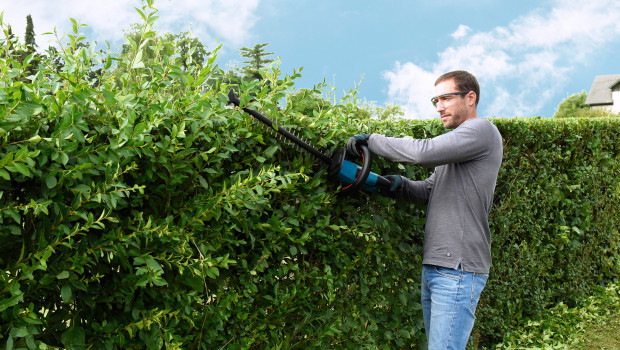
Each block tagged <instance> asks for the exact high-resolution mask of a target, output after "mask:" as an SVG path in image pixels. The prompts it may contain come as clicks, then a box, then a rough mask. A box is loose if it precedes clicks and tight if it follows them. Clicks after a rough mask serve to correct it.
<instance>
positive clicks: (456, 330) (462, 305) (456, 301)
mask: <svg viewBox="0 0 620 350" xmlns="http://www.w3.org/2000/svg"><path fill="white" fill-rule="evenodd" d="M488 277H489V275H488V274H486V273H473V272H464V271H463V270H462V268H461V266H460V265H459V269H458V270H453V269H448V268H445V267H439V266H433V265H423V267H422V313H423V315H424V327H425V329H426V337H427V339H428V349H429V350H445V349H458V350H464V349H465V346H466V345H467V340H468V339H469V334H470V333H471V330H472V328H473V327H474V320H475V319H476V317H475V316H474V313H475V312H476V306H478V300H480V293H482V290H483V289H484V286H485V285H486V283H487V278H488Z"/></svg>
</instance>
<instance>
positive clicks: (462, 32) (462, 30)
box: [452, 24, 471, 39]
mask: <svg viewBox="0 0 620 350" xmlns="http://www.w3.org/2000/svg"><path fill="white" fill-rule="evenodd" d="M470 31H471V28H469V27H468V26H466V25H464V24H461V25H460V26H459V27H458V28H457V29H456V31H455V32H454V33H452V38H454V39H461V38H463V37H465V36H466V35H467V34H468V33H469V32H470Z"/></svg>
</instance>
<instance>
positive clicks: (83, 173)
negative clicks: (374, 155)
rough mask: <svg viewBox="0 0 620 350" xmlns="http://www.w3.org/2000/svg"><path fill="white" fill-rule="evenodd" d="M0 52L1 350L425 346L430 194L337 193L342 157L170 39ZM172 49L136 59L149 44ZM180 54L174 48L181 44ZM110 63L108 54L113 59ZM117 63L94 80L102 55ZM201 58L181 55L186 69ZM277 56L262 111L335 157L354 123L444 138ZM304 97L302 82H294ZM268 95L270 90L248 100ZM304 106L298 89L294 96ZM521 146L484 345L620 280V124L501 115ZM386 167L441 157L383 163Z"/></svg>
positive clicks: (502, 213)
mask: <svg viewBox="0 0 620 350" xmlns="http://www.w3.org/2000/svg"><path fill="white" fill-rule="evenodd" d="M145 22H146V23H147V24H146V25H145V26H144V28H143V34H144V36H143V38H145V40H143V41H142V42H138V43H134V45H133V46H134V50H133V51H132V52H130V53H128V55H127V56H125V57H117V56H114V55H111V54H109V53H98V52H96V51H95V50H94V48H88V47H82V48H79V45H77V43H79V42H80V40H83V39H80V36H79V34H78V33H77V29H78V28H77V25H76V28H75V30H76V32H75V33H74V35H73V37H70V38H71V39H72V40H71V43H70V44H67V46H66V47H64V48H63V49H62V50H60V51H59V52H58V53H57V56H56V57H52V59H54V58H56V59H61V60H63V61H64V62H65V65H64V66H62V67H60V68H59V69H57V66H54V65H53V63H52V60H45V59H42V60H41V61H36V62H38V65H39V66H38V73H37V74H36V75H34V76H29V77H26V76H24V73H25V72H26V71H27V68H28V67H27V66H28V62H33V61H30V60H31V59H32V57H30V58H27V59H26V62H25V64H22V63H21V62H18V61H16V60H15V59H13V58H12V57H11V54H10V53H11V52H10V51H9V49H10V45H9V44H8V43H6V42H4V43H3V46H2V52H1V63H0V74H1V75H0V138H1V141H0V142H1V145H0V178H1V179H0V266H1V269H0V320H1V322H0V339H1V341H2V342H6V343H7V348H18V347H27V348H31V349H34V348H44V347H45V345H47V346H48V347H65V348H86V347H89V348H96V349H98V348H102V349H121V348H123V349H124V348H157V349H159V348H162V347H165V348H204V349H213V348H227V349H247V348H254V349H259V348H260V349H262V348H281V349H286V348H351V349H359V348H385V349H388V348H408V347H410V346H411V345H412V344H416V343H420V342H423V339H424V334H423V331H422V329H423V321H422V313H421V307H420V303H419V298H420V295H419V274H420V268H421V246H422V236H423V225H424V208H421V207H416V206H414V205H410V204H407V203H397V202H394V201H392V200H389V199H386V198H382V197H379V196H371V195H364V194H356V195H353V196H350V197H342V196H339V195H337V194H336V193H337V186H336V184H335V183H334V182H333V181H331V180H329V179H327V175H326V169H325V167H324V166H321V165H320V164H317V162H316V161H315V160H314V159H313V158H312V157H311V156H309V155H307V154H302V153H299V152H292V151H291V150H290V149H288V148H286V147H283V146H282V144H281V143H280V142H278V141H277V140H275V139H274V138H273V137H271V136H270V135H269V134H268V133H267V132H266V131H265V130H264V128H262V127H261V126H260V125H258V124H257V123H256V122H254V121H253V120H252V119H251V118H250V117H249V116H247V115H244V114H243V113H241V112H240V111H239V110H235V109H231V108H229V107H228V106H227V98H226V95H225V93H226V92H227V89H228V86H224V85H221V86H220V85H219V84H216V85H215V87H211V88H207V89H205V82H207V81H208V80H209V79H210V78H211V77H212V76H214V72H215V71H216V67H215V65H214V60H215V55H213V56H212V57H211V59H210V60H209V61H208V62H207V64H206V65H205V67H200V68H197V67H196V66H192V65H184V64H183V60H184V57H180V56H179V55H178V52H179V51H178V50H177V48H175V47H171V46H170V45H169V44H166V43H165V42H162V41H156V40H154V37H155V33H154V32H152V31H151V27H150V25H152V22H153V20H152V14H145ZM145 45H151V46H152V48H154V51H155V52H156V53H157V52H159V53H160V54H158V55H156V57H155V58H154V59H152V60H150V61H148V62H143V61H142V55H141V54H140V51H141V48H143V47H144V46H145ZM171 50H172V51H171ZM113 63H114V64H113ZM93 65H98V66H99V67H101V68H102V69H103V70H102V74H101V76H99V77H98V79H97V80H96V81H90V80H88V76H89V74H90V72H91V67H92V66H93ZM184 67H186V69H184ZM297 76H298V74H297V73H294V74H293V75H292V76H284V77H282V76H281V74H280V72H279V71H278V68H277V67H276V68H273V69H272V70H271V71H269V72H264V80H263V82H262V83H259V82H250V83H244V84H243V86H241V87H240V91H243V94H242V100H243V104H250V105H252V106H253V108H256V109H260V110H261V111H263V112H264V113H265V114H267V115H270V116H272V117H273V118H275V119H277V120H278V122H279V123H280V124H282V125H284V126H285V127H287V128H289V129H291V130H297V132H299V133H300V134H301V135H302V136H303V137H304V138H306V139H309V140H312V141H313V143H315V144H316V145H317V147H321V148H323V149H325V150H326V152H332V151H334V150H335V149H336V148H337V147H340V146H342V145H343V143H344V141H345V140H346V139H347V138H348V136H350V135H352V134H355V133H359V132H381V133H384V134H389V135H393V136H405V135H413V136H415V137H432V136H435V135H438V134H439V133H441V132H443V129H442V127H441V125H440V124H439V123H438V122H437V121H428V122H422V121H408V120H389V121H381V122H380V121H374V120H367V119H360V118H358V117H357V116H358V115H359V114H360V113H359V111H360V109H359V107H358V106H357V105H356V103H355V102H356V101H355V98H354V95H349V96H348V97H347V98H345V99H344V100H343V101H341V103H340V104H339V105H338V106H336V107H333V108H324V109H321V110H317V111H316V112H315V113H314V115H313V116H304V115H302V114H300V113H299V112H297V110H296V109H295V106H293V105H290V104H286V103H285V102H284V100H283V99H284V98H286V97H287V95H288V94H287V91H291V89H293V87H294V78H296V77H297ZM296 98H297V99H298V98H299V96H297V97H296ZM251 99H254V100H255V101H254V102H250V100H251ZM288 100H290V99H288ZM493 122H494V123H495V124H496V125H497V126H498V127H499V129H500V131H501V133H502V135H503V136H504V139H505V156H504V158H505V161H504V165H503V167H502V169H501V173H500V177H499V179H498V187H497V191H496V193H497V194H496V200H495V204H494V207H493V214H492V217H491V223H492V226H493V227H492V230H493V232H494V240H493V257H494V267H493V272H492V278H491V279H490V280H489V285H488V288H487V290H486V291H485V293H484V294H483V299H482V301H481V304H480V311H479V313H478V315H479V321H478V323H477V328H476V331H475V337H474V338H475V341H479V342H480V344H492V343H493V342H497V341H499V340H501V336H502V334H503V333H504V332H505V330H506V329H510V328H512V327H514V326H515V325H518V324H519V323H520V322H521V321H522V319H523V318H524V317H525V316H531V315H535V314H537V313H539V312H540V311H541V310H542V309H544V308H545V307H547V306H549V305H553V304H555V303H556V302H558V301H560V300H563V301H565V303H570V301H571V300H573V299H574V298H577V297H579V296H582V295H583V294H584V293H586V292H587V290H588V288H589V287H590V286H592V285H595V284H599V283H604V282H605V281H608V280H611V279H614V278H617V274H618V270H619V269H618V264H619V261H620V259H619V251H618V246H617V242H618V229H617V227H618V213H619V212H620V211H619V210H618V205H617V203H618V192H619V191H618V186H619V185H618V179H617V178H618V176H617V174H618V153H617V152H618V151H617V149H616V147H617V135H618V131H619V126H620V123H619V122H618V120H617V119H597V120H590V119H583V120H561V121H557V120H547V119H494V120H493ZM374 170H375V171H376V172H379V173H383V174H387V173H396V172H397V173H402V174H405V175H407V176H409V177H411V178H423V177H425V176H428V170H427V169H422V168H419V167H413V166H407V167H403V166H399V165H397V164H392V163H389V162H387V161H385V160H384V159H376V162H375V165H374Z"/></svg>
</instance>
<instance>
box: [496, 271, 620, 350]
mask: <svg viewBox="0 0 620 350" xmlns="http://www.w3.org/2000/svg"><path fill="white" fill-rule="evenodd" d="M496 349H596V350H611V349H620V284H619V283H617V282H616V283H610V284H609V285H608V286H607V288H600V289H597V290H596V291H595V293H594V295H592V296H590V297H589V298H587V299H586V300H585V301H584V302H583V303H582V304H581V305H580V306H579V307H576V308H569V307H567V306H566V305H564V304H562V303H560V304H559V305H556V306H555V307H553V308H551V309H549V310H547V311H546V312H545V314H544V315H543V316H542V317H541V318H540V319H537V320H529V321H527V323H526V324H525V325H524V326H523V327H521V328H520V329H517V330H515V331H513V332H510V333H509V334H507V335H506V337H504V341H503V342H502V344H499V345H498V346H497V347H496Z"/></svg>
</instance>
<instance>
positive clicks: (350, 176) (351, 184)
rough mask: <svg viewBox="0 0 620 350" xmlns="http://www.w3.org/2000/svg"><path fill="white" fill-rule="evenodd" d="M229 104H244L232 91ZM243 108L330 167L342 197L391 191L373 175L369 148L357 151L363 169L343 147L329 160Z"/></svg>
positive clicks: (362, 146) (380, 178)
mask: <svg viewBox="0 0 620 350" xmlns="http://www.w3.org/2000/svg"><path fill="white" fill-rule="evenodd" d="M228 103H229V104H234V105H235V106H237V107H241V106H240V105H239V104H240V103H241V101H240V100H239V98H238V97H237V96H236V95H235V93H234V91H233V90H232V89H231V90H230V91H229V92H228ZM241 108H242V109H243V111H245V112H246V113H248V114H249V115H251V116H252V117H254V118H256V119H258V120H259V121H260V122H262V123H263V124H265V125H267V126H268V127H269V129H270V130H273V131H275V132H277V133H278V134H280V135H282V136H284V138H285V139H286V140H288V141H289V143H292V144H293V145H296V146H299V147H301V148H302V149H304V150H306V151H308V152H309V153H310V154H312V155H313V156H314V157H316V158H317V159H319V160H320V161H322V162H323V163H325V164H327V165H328V174H329V176H330V178H335V179H337V180H338V181H340V183H341V184H342V188H341V190H340V193H351V192H354V191H357V190H360V189H363V190H365V191H367V192H377V191H378V188H377V185H379V186H382V187H388V188H389V187H390V184H391V182H390V181H389V180H388V179H386V178H384V177H383V176H380V175H377V174H375V173H373V172H371V171H370V165H371V159H372V155H371V153H370V150H369V149H368V147H367V146H365V145H359V146H358V151H359V152H360V155H361V157H362V165H361V166H359V165H357V164H355V163H353V162H351V161H349V160H346V159H345V157H346V153H347V152H346V150H345V148H344V147H340V148H339V149H338V150H337V151H336V153H334V154H333V155H332V156H331V157H328V156H327V155H325V154H324V153H323V152H321V151H319V150H317V149H316V148H314V147H313V146H311V145H310V144H308V143H307V142H305V141H303V140H302V139H300V138H299V137H297V136H295V135H294V134H293V133H291V132H289V131H288V130H286V129H284V128H282V127H281V126H279V125H277V124H276V123H274V122H273V121H272V120H270V119H269V118H267V117H265V116H264V115H262V114H260V113H259V112H257V111H255V110H252V109H249V108H246V107H241Z"/></svg>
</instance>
